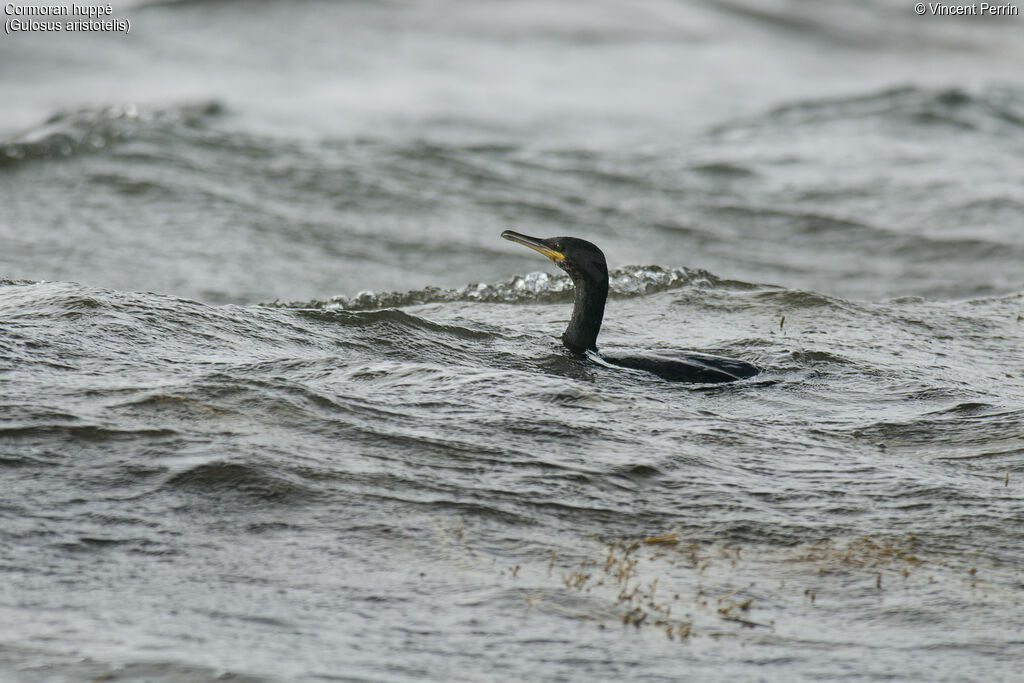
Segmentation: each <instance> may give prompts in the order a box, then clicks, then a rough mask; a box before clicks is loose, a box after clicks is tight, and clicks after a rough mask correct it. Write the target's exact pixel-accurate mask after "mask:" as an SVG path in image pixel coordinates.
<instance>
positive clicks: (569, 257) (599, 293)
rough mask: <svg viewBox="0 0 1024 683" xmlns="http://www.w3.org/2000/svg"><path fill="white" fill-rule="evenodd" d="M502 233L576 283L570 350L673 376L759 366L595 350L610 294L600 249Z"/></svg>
mask: <svg viewBox="0 0 1024 683" xmlns="http://www.w3.org/2000/svg"><path fill="white" fill-rule="evenodd" d="M501 236H502V237H504V238H505V239H507V240H511V241H512V242H518V243H519V244H522V245H524V246H527V247H529V248H531V249H534V250H536V251H539V252H540V253H542V254H544V255H545V256H547V257H548V258H549V259H551V261H552V262H553V263H554V264H555V265H556V266H558V267H559V268H561V269H562V270H564V271H565V272H566V273H568V274H569V277H570V278H572V282H573V285H575V287H576V293H575V301H574V302H573V308H572V318H571V319H570V320H569V326H568V327H566V328H565V332H564V333H563V334H562V343H563V344H565V346H566V348H568V349H569V350H570V351H572V352H573V353H576V354H580V355H585V354H587V353H588V352H589V353H594V354H597V355H598V357H599V358H601V359H602V360H604V361H606V362H608V363H611V364H612V365H618V366H620V367H624V368H631V369H633V370H646V371H647V372H651V373H653V374H655V375H657V376H659V377H661V378H663V379H667V380H671V381H674V382H732V381H735V380H738V379H745V378H747V377H752V376H754V375H756V374H757V373H758V372H760V370H759V369H758V368H757V367H755V366H753V365H751V364H750V363H746V362H744V361H741V360H733V359H731V358H719V357H717V356H706V355H703V354H700V355H694V354H689V355H687V356H685V357H684V358H662V357H649V356H647V357H645V356H626V357H609V356H604V355H603V354H598V351H597V333H598V332H600V331H601V320H602V319H603V318H604V303H605V301H606V300H607V299H608V265H607V263H606V262H605V259H604V254H603V253H602V252H601V250H600V249H598V248H597V247H596V246H594V245H593V244H591V243H590V242H587V241H586V240H581V239H579V238H576V237H549V238H547V239H540V238H537V237H529V236H527V235H523V234H520V233H518V232H514V231H512V230H506V231H505V232H503V233H501Z"/></svg>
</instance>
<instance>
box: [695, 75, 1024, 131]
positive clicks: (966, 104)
mask: <svg viewBox="0 0 1024 683" xmlns="http://www.w3.org/2000/svg"><path fill="white" fill-rule="evenodd" d="M870 119H876V120H882V121H891V122H898V123H909V124H911V125H913V126H915V127H919V126H921V125H942V126H951V127H955V128H960V129H970V130H991V131H993V132H996V131H1002V130H1004V129H1005V128H1006V127H1011V128H1013V129H1019V128H1022V127H1024V90H1021V89H1019V88H1015V87H1010V86H990V87H987V88H984V89H981V90H979V91H977V92H971V91H968V90H965V89H961V88H924V87H917V86H902V87H897V88H889V89H886V90H882V91H880V92H873V93H867V94H863V95H856V96H853V97H837V98H823V99H811V100H803V101H798V102H793V103H790V104H785V105H782V106H780V107H776V108H775V109H772V110H770V111H769V112H767V113H766V114H763V115H761V116H758V117H756V118H751V119H745V120H740V121H734V122H731V123H728V124H725V125H723V126H720V127H717V128H715V129H713V131H712V132H713V133H714V134H729V133H733V132H736V131H737V130H750V129H760V128H764V129H767V130H771V131H776V130H779V129H780V128H781V129H783V130H785V129H787V128H791V127H794V126H797V127H798V126H804V125H812V124H821V123H828V122H833V121H865V120H870Z"/></svg>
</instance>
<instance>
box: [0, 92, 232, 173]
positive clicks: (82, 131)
mask: <svg viewBox="0 0 1024 683" xmlns="http://www.w3.org/2000/svg"><path fill="white" fill-rule="evenodd" d="M223 111H224V107H223V105H221V104H220V103H219V102H217V101H206V102H199V103H190V104H182V105H178V106H175V107H169V108H164V109H146V108H143V107H139V106H137V105H134V104H122V105H114V106H109V107H102V108H86V109H78V110H74V111H67V112H58V113H56V114H54V115H53V116H51V117H50V118H49V119H47V120H46V122H45V123H43V124H42V125H40V126H37V127H35V128H31V129H29V130H27V131H25V132H23V133H20V134H18V135H15V136H14V137H12V138H10V139H7V140H0V168H2V167H3V166H4V165H10V164H14V163H18V162H23V161H31V160H39V159H52V158H61V157H70V156H74V155H77V154H87V153H90V152H97V151H100V150H103V149H107V148H109V147H111V146H113V145H114V144H116V143H118V142H122V141H124V140H127V139H130V138H133V137H136V136H139V135H140V134H143V132H144V131H147V130H149V131H152V130H161V129H167V128H180V127H182V126H185V127H198V126H201V125H203V124H204V123H205V122H206V121H207V120H208V119H210V118H212V117H216V116H218V115H220V114H222V113H223Z"/></svg>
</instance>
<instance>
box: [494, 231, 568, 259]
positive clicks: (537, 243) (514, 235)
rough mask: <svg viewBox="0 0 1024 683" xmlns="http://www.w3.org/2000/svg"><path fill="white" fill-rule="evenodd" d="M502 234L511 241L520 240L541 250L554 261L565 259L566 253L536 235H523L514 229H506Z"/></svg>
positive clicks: (527, 245) (524, 244)
mask: <svg viewBox="0 0 1024 683" xmlns="http://www.w3.org/2000/svg"><path fill="white" fill-rule="evenodd" d="M501 236H502V237H504V238H505V239H507V240H508V241H510V242H518V243H519V244H522V245H523V246H526V247H529V248H530V249H533V250H534V251H539V252H540V253H542V254H544V255H545V256H547V257H548V258H549V259H551V262H552V263H556V264H557V263H558V262H559V261H564V260H565V254H563V253H562V252H560V251H555V250H554V249H552V248H551V247H549V246H548V245H546V244H544V241H543V240H541V239H538V238H536V237H530V236H529V235H523V234H521V233H518V232H515V231H514V230H506V231H505V232H503V233H501Z"/></svg>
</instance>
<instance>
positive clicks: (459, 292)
mask: <svg viewBox="0 0 1024 683" xmlns="http://www.w3.org/2000/svg"><path fill="white" fill-rule="evenodd" d="M609 287H610V295H611V296H613V297H619V298H626V297H635V296H644V295H646V294H654V293H656V292H662V291H665V290H669V289H678V288H681V287H701V288H707V289H710V288H719V289H757V288H760V287H761V286H760V285H753V284H749V283H746V282H739V281H735V280H725V279H722V278H719V277H718V276H716V275H714V274H712V273H709V272H708V271H706V270H701V269H691V268H672V269H665V268H662V267H661V266H623V267H622V268H617V269H615V270H613V271H612V272H611V273H609ZM572 292H573V285H572V280H570V279H569V276H568V275H562V274H558V275H551V274H549V273H542V272H535V273H528V274H526V275H516V276H515V277H513V278H512V279H511V280H506V281H505V282H496V283H474V284H470V285H466V286H465V287H462V288H459V289H442V288H440V287H425V288H423V289H417V290H410V291H407V292H381V293H375V292H360V293H359V294H357V295H355V296H353V297H347V296H335V297H332V298H330V299H326V300H323V301H319V300H313V301H273V302H269V303H266V304H264V305H266V306H274V307H278V308H313V309H322V310H345V311H369V310H374V309H379V308H401V307H404V306H418V305H421V304H432V303H447V302H452V301H479V302H482V303H549V302H556V301H566V300H571V299H572V296H573V294H572Z"/></svg>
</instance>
